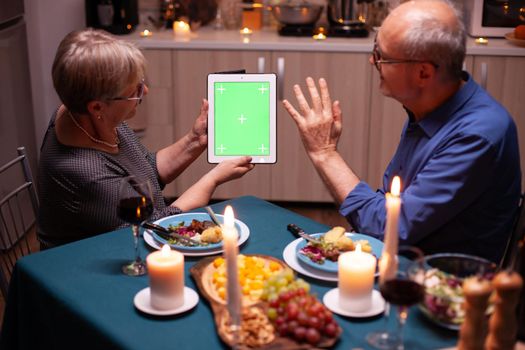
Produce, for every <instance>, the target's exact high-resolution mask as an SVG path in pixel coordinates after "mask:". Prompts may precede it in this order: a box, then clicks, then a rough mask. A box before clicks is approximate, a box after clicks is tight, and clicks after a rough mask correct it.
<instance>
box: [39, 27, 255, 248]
mask: <svg viewBox="0 0 525 350" xmlns="http://www.w3.org/2000/svg"><path fill="white" fill-rule="evenodd" d="M144 66H145V65H144V57H143V55H142V54H141V52H140V51H139V50H138V49H137V48H136V47H134V46H133V45H131V44H129V43H126V42H124V41H120V40H117V39H115V38H113V37H111V36H109V35H107V34H105V33H104V32H102V31H97V30H92V29H87V30H83V31H77V32H72V33H70V34H68V35H67V36H66V37H65V38H64V39H63V40H62V42H61V43H60V45H59V47H58V50H57V53H56V57H55V60H54V63H53V70H52V74H53V84H54V87H55V90H56V92H57V93H58V96H59V97H60V99H61V101H62V103H63V105H61V106H60V107H59V108H58V110H57V111H56V112H55V114H54V115H53V117H52V118H51V121H50V123H49V127H48V130H47V133H46V135H45V138H44V141H43V145H42V149H41V156H40V164H39V176H38V177H39V181H38V185H39V186H38V190H39V199H40V212H39V218H38V238H39V240H40V242H41V244H42V246H43V247H53V246H57V245H60V244H64V243H68V242H71V241H75V240H79V239H82V238H85V237H89V236H93V235H97V234H100V233H103V232H107V231H111V230H114V229H116V228H119V227H122V226H125V225H126V223H125V222H124V221H122V220H121V219H119V217H118V216H117V205H118V199H119V198H118V195H119V186H120V183H121V180H122V179H123V178H125V177H127V176H129V175H137V176H140V177H142V178H147V179H149V180H150V181H151V183H152V191H153V199H154V206H155V208H154V212H153V217H152V219H155V218H160V217H163V216H167V215H172V214H177V213H180V212H181V211H186V210H189V209H193V208H196V207H200V206H203V205H206V204H207V202H208V201H209V199H210V197H211V195H212V193H213V192H214V190H215V189H216V187H217V186H218V185H220V184H222V183H224V182H227V181H229V180H233V179H236V178H239V177H241V176H243V175H244V174H245V173H246V172H248V171H249V170H251V169H252V168H253V164H250V161H251V158H250V157H240V158H237V159H234V160H231V161H227V162H223V163H221V164H219V165H217V166H216V167H215V168H213V169H212V170H211V171H210V172H208V173H207V174H205V175H204V176H203V177H202V178H201V179H200V180H198V181H197V182H196V183H195V184H194V185H193V186H192V187H190V188H189V189H188V190H187V191H186V192H185V193H183V194H182V195H181V196H180V197H179V198H178V199H177V200H176V201H175V202H173V203H171V205H166V203H165V201H164V198H163V196H162V193H161V190H162V188H163V187H164V185H165V184H167V183H169V182H171V181H173V180H174V179H175V178H176V177H177V176H178V175H179V174H180V173H181V172H182V171H184V170H185V169H186V168H187V167H188V165H190V164H191V163H192V162H193V161H194V160H195V159H196V158H197V157H198V156H199V155H200V154H201V153H202V152H203V150H204V149H205V148H206V145H207V135H206V122H207V111H208V103H207V101H206V100H203V103H202V106H201V110H200V115H199V116H198V117H197V119H196V121H195V123H194V125H193V127H192V130H190V131H189V132H188V133H187V134H186V135H185V136H184V137H182V138H181V139H180V140H178V141H177V142H176V143H174V144H173V145H171V146H169V147H166V148H164V149H161V150H160V151H158V152H157V153H150V152H148V151H147V150H146V148H145V147H144V146H143V145H142V144H141V143H140V142H139V140H138V138H137V137H136V136H135V134H134V133H133V131H132V130H131V129H130V128H129V127H128V126H127V125H126V122H125V121H126V120H128V119H130V118H132V117H133V116H134V115H135V113H136V110H137V106H138V105H139V104H140V102H141V101H142V98H143V96H145V95H147V94H148V87H147V85H146V84H145V82H144V76H145V67H144Z"/></svg>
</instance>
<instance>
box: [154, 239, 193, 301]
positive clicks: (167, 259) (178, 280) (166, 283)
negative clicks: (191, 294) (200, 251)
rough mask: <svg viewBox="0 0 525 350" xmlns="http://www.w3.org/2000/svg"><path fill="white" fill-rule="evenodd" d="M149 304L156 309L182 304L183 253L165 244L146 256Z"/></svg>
mask: <svg viewBox="0 0 525 350" xmlns="http://www.w3.org/2000/svg"><path fill="white" fill-rule="evenodd" d="M146 263H147V265H148V274H149V285H150V296H151V301H150V302H151V306H152V307H153V308H155V309H158V310H170V309H175V308H177V307H179V306H181V305H182V304H184V255H182V254H181V253H179V252H177V251H174V250H171V249H170V246H169V245H167V244H165V245H164V246H163V247H162V249H161V250H160V251H157V252H153V253H151V254H149V255H148V256H147V258H146Z"/></svg>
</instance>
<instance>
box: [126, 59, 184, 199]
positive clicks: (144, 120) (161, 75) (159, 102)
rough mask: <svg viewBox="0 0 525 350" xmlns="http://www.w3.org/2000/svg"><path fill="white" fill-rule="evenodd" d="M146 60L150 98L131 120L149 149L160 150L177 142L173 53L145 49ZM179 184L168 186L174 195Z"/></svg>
mask: <svg viewBox="0 0 525 350" xmlns="http://www.w3.org/2000/svg"><path fill="white" fill-rule="evenodd" d="M143 54H144V56H145V58H146V77H145V79H146V84H147V86H148V96H147V97H146V98H144V99H143V100H142V103H141V104H140V106H139V107H138V108H137V115H136V116H135V117H134V118H132V119H130V120H129V121H128V124H129V126H130V127H131V128H132V129H133V130H135V131H136V132H137V134H138V135H139V136H140V137H141V141H142V143H143V144H144V146H146V148H148V149H149V150H152V151H154V150H159V149H161V148H164V147H166V146H168V145H171V144H172V143H173V142H174V137H173V135H174V127H173V125H174V104H173V97H172V96H173V79H172V73H171V72H172V65H171V57H172V54H173V51H171V50H143ZM175 188H176V183H171V184H169V185H167V186H166V188H165V193H166V195H167V196H172V195H173V193H174V191H175Z"/></svg>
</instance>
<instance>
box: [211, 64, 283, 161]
mask: <svg viewBox="0 0 525 350" xmlns="http://www.w3.org/2000/svg"><path fill="white" fill-rule="evenodd" d="M217 82H228V83H230V82H265V83H269V84H270V91H269V95H270V146H269V148H270V154H269V155H266V156H259V155H256V154H244V155H246V156H251V157H252V163H255V164H274V163H276V162H277V76H276V75H275V74H274V73H264V74H216V73H213V74H208V86H207V91H208V103H209V109H208V163H212V164H216V163H220V162H221V161H223V160H227V159H232V158H238V157H240V156H243V155H233V156H232V155H230V156H218V155H215V154H214V153H215V152H214V150H215V95H214V90H213V86H214V84H215V83H217Z"/></svg>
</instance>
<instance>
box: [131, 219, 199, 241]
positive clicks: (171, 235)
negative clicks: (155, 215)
mask: <svg viewBox="0 0 525 350" xmlns="http://www.w3.org/2000/svg"><path fill="white" fill-rule="evenodd" d="M141 226H142V227H144V228H147V229H150V230H153V231H155V233H156V234H158V235H159V236H160V237H162V238H164V239H165V240H168V239H176V240H178V241H180V242H184V243H186V244H189V245H190V246H197V245H200V244H199V242H197V241H196V240H194V239H191V238H189V237H186V236H183V235H179V234H178V233H176V232H173V231H170V230H168V229H167V228H165V227H162V226H160V225H157V224H154V223H152V222H145V221H144V222H143V223H142V224H141Z"/></svg>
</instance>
